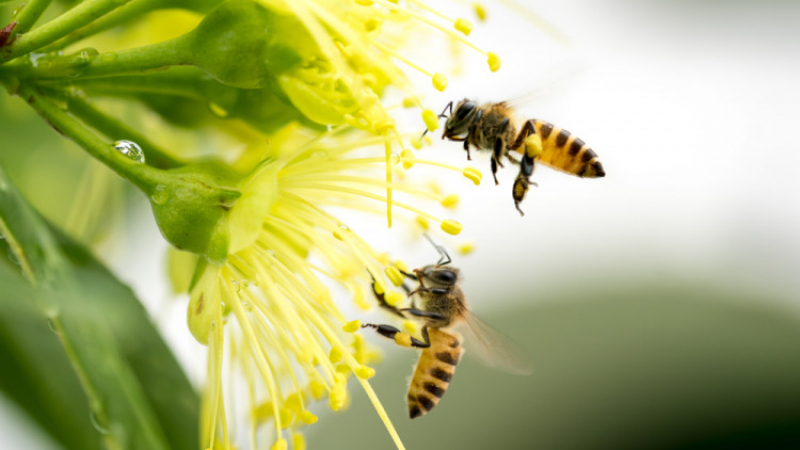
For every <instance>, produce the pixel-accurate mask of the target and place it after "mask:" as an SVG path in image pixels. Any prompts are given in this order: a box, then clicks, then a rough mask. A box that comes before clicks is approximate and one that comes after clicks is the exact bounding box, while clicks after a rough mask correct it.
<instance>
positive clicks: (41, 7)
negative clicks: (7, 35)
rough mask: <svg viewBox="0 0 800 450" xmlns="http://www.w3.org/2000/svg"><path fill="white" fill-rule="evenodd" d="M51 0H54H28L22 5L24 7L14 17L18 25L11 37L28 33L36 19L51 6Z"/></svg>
mask: <svg viewBox="0 0 800 450" xmlns="http://www.w3.org/2000/svg"><path fill="white" fill-rule="evenodd" d="M50 2H52V0H28V2H27V3H25V4H24V6H22V9H21V10H20V11H19V13H18V14H17V15H16V17H14V20H16V22H17V26H15V27H14V32H13V34H12V35H11V39H14V36H19V35H22V34H25V33H27V32H28V30H30V29H31V28H32V27H33V25H34V24H35V23H36V21H37V20H39V17H41V16H42V13H44V11H45V10H46V9H47V7H48V6H50Z"/></svg>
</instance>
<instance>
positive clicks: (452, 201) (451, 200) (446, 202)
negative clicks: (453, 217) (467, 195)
mask: <svg viewBox="0 0 800 450" xmlns="http://www.w3.org/2000/svg"><path fill="white" fill-rule="evenodd" d="M458 200H459V198H458V194H450V195H448V196H447V197H445V198H443V199H442V202H441V204H442V206H444V207H445V208H455V207H456V206H458Z"/></svg>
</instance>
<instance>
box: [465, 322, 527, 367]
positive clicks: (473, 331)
mask: <svg viewBox="0 0 800 450" xmlns="http://www.w3.org/2000/svg"><path fill="white" fill-rule="evenodd" d="M464 323H465V324H466V326H465V327H461V328H460V329H459V331H462V332H463V334H464V337H465V339H466V345H467V347H466V353H467V354H468V355H475V356H477V357H478V359H479V360H480V361H481V362H483V363H484V364H486V365H487V366H490V367H497V368H498V369H502V370H505V371H506V372H509V373H513V374H516V375H528V374H530V373H531V372H532V369H531V364H530V361H529V360H528V358H527V357H526V356H525V355H524V354H523V353H522V352H521V351H520V350H519V348H518V347H517V345H516V344H514V343H513V342H511V340H509V339H508V338H507V337H505V336H503V335H502V334H501V333H500V332H499V331H497V330H495V329H494V328H492V327H491V326H489V325H488V324H487V323H486V322H484V321H482V320H481V319H479V318H477V317H476V316H474V315H472V314H470V313H466V314H465V315H464Z"/></svg>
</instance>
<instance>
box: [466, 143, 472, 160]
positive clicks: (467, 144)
mask: <svg viewBox="0 0 800 450" xmlns="http://www.w3.org/2000/svg"><path fill="white" fill-rule="evenodd" d="M464 151H466V152H467V161H472V156H470V154H469V139H464Z"/></svg>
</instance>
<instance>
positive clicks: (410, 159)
mask: <svg viewBox="0 0 800 450" xmlns="http://www.w3.org/2000/svg"><path fill="white" fill-rule="evenodd" d="M400 161H403V169H406V170H408V169H410V168H412V167H414V152H412V151H411V150H403V151H402V152H401V153H400Z"/></svg>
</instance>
